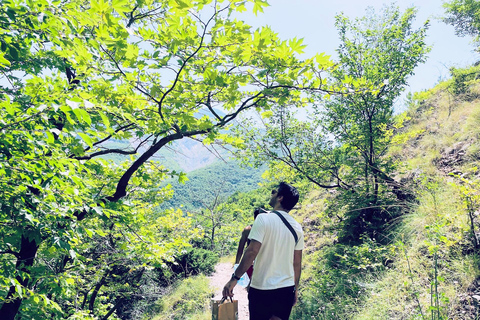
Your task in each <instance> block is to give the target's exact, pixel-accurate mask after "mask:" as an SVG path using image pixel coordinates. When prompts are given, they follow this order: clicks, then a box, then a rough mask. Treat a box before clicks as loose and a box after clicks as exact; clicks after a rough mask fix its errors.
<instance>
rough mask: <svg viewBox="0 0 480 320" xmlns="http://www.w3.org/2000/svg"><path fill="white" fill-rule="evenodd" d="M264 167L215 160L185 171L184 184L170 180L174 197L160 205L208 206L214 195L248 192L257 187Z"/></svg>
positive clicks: (167, 206)
mask: <svg viewBox="0 0 480 320" xmlns="http://www.w3.org/2000/svg"><path fill="white" fill-rule="evenodd" d="M264 171H265V168H250V167H249V168H244V167H242V166H240V164H239V163H237V162H236V161H233V160H231V161H228V162H223V161H216V162H213V163H212V164H210V165H208V166H205V167H203V168H200V169H197V170H193V171H191V172H189V173H188V174H187V177H188V181H187V182H186V183H185V184H181V183H179V182H178V181H177V180H174V179H171V180H169V181H167V182H166V183H169V184H170V185H171V186H172V188H173V190H174V195H173V198H172V199H171V200H169V201H167V202H165V203H163V204H162V205H161V208H163V209H165V208H169V207H174V208H179V207H181V206H182V207H184V208H185V209H186V210H189V211H192V210H198V209H200V208H204V207H205V206H210V205H211V204H212V203H213V201H214V199H215V197H217V196H218V199H219V200H221V201H225V200H226V199H227V198H228V196H230V195H232V194H233V193H235V192H247V191H250V190H254V189H257V188H258V184H259V183H260V182H261V181H262V173H263V172H264Z"/></svg>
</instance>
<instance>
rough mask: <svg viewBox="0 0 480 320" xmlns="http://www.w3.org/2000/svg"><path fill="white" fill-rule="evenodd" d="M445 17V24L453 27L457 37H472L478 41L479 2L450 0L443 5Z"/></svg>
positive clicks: (474, 0) (479, 26)
mask: <svg viewBox="0 0 480 320" xmlns="http://www.w3.org/2000/svg"><path fill="white" fill-rule="evenodd" d="M443 6H444V8H445V13H446V15H447V16H446V17H444V18H443V21H444V22H445V23H448V24H451V25H453V26H454V27H455V32H456V34H457V35H459V36H466V35H469V36H473V37H474V39H475V41H476V42H478V41H479V36H480V16H479V12H480V2H479V1H477V0H452V1H450V2H446V3H444V4H443Z"/></svg>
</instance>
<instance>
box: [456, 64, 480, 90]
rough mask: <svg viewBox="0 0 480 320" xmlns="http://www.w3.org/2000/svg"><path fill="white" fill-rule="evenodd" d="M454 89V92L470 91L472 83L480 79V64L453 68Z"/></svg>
mask: <svg viewBox="0 0 480 320" xmlns="http://www.w3.org/2000/svg"><path fill="white" fill-rule="evenodd" d="M450 73H451V74H452V84H451V86H452V91H453V93H454V94H457V95H459V94H462V93H463V94H464V93H468V88H469V87H470V85H472V84H474V83H475V82H477V81H478V78H479V75H480V66H471V67H469V68H451V69H450Z"/></svg>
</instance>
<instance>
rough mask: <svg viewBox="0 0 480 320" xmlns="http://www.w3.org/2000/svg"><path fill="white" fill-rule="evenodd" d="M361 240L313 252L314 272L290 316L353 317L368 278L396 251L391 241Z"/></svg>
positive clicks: (319, 317) (296, 317) (300, 317)
mask: <svg viewBox="0 0 480 320" xmlns="http://www.w3.org/2000/svg"><path fill="white" fill-rule="evenodd" d="M365 240H366V241H364V242H363V243H362V244H361V245H359V246H348V245H342V244H337V245H332V246H329V247H328V248H324V249H323V250H322V251H321V252H318V253H316V254H315V258H314V260H315V261H318V262H317V263H316V265H315V266H314V275H313V277H312V279H311V281H310V282H309V285H308V286H307V287H305V288H304V289H302V291H301V296H302V300H301V303H300V305H299V306H298V307H297V308H294V313H293V318H294V319H311V318H314V319H354V318H353V312H354V310H355V309H356V307H357V303H359V301H360V300H361V299H363V296H364V295H365V294H366V293H367V292H368V290H369V282H370V281H371V279H372V278H374V277H375V276H376V274H377V273H380V272H382V271H384V270H385V269H386V265H387V263H391V262H392V261H393V260H392V257H394V256H395V255H396V251H397V248H396V247H395V246H393V245H392V246H382V245H381V244H379V243H376V242H374V241H371V240H369V239H365Z"/></svg>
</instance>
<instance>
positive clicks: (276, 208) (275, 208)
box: [273, 205, 288, 212]
mask: <svg viewBox="0 0 480 320" xmlns="http://www.w3.org/2000/svg"><path fill="white" fill-rule="evenodd" d="M273 210H274V211H284V212H288V211H287V210H285V209H284V208H283V207H282V206H281V205H275V206H274V207H273Z"/></svg>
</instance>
